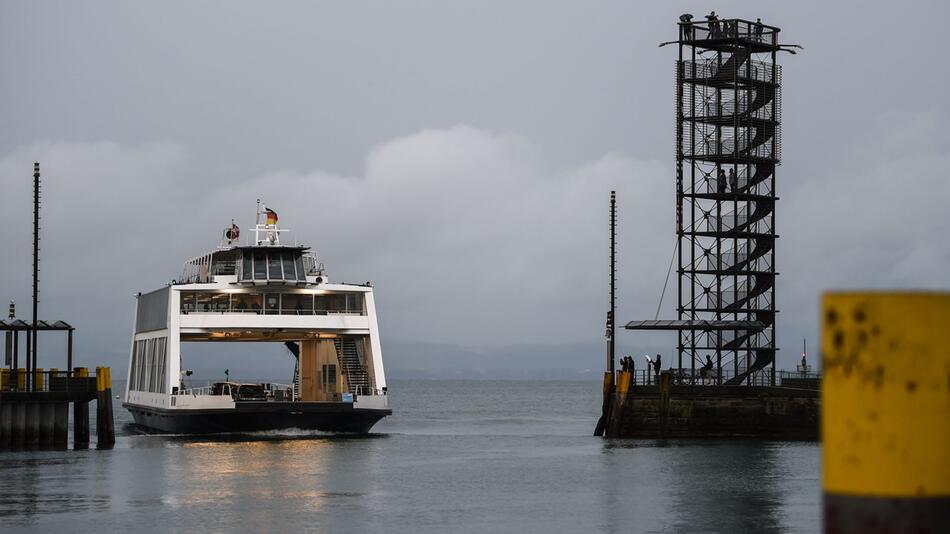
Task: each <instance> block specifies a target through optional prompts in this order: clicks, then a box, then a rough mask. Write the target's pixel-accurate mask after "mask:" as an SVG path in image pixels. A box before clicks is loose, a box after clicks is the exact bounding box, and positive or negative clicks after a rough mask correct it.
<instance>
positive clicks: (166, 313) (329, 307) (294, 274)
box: [123, 207, 392, 434]
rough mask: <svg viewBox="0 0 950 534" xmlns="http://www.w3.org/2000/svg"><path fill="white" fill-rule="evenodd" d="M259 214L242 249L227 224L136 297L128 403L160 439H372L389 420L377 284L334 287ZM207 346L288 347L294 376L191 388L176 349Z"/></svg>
mask: <svg viewBox="0 0 950 534" xmlns="http://www.w3.org/2000/svg"><path fill="white" fill-rule="evenodd" d="M262 215H264V216H265V217H266V218H265V220H264V222H261V216H262ZM257 219H258V220H257V222H256V224H255V227H254V229H253V238H252V239H250V240H249V241H248V242H246V243H245V244H241V243H240V241H239V240H238V238H239V234H240V229H239V228H238V227H237V226H235V225H234V224H233V223H232V225H231V228H230V229H228V230H226V231H225V236H224V239H223V240H222V242H221V244H220V245H219V246H218V247H217V248H216V249H215V250H212V251H211V252H209V253H207V254H204V255H201V256H198V257H197V258H194V259H192V260H189V261H188V262H186V264H185V270H184V273H183V276H182V278H181V279H180V280H176V281H174V282H173V283H172V284H170V285H167V286H166V287H163V288H161V289H158V290H155V291H152V292H149V293H140V294H139V295H138V296H137V299H136V314H135V327H134V331H133V335H132V345H131V349H130V356H129V371H128V387H127V389H126V393H125V399H124V402H123V406H125V408H126V409H128V410H129V411H130V412H131V414H132V416H133V417H134V419H135V422H136V424H138V425H141V426H143V427H146V428H147V429H150V430H153V431H161V432H171V433H188V434H197V433H201V434H203V433H220V432H250V431H258V430H275V429H287V428H300V429H316V430H324V431H331V432H368V431H369V429H370V428H371V427H372V426H373V425H374V424H375V423H376V422H378V421H379V420H380V419H382V418H383V417H385V416H387V415H390V414H391V413H392V411H391V410H390V408H389V399H388V396H387V388H386V376H385V373H384V371H383V354H382V349H381V346H380V341H379V330H378V328H377V323H376V307H375V303H374V300H373V288H372V286H371V284H369V283H366V284H359V285H356V284H335V283H330V282H329V281H328V279H327V275H326V273H325V271H324V268H323V265H322V264H321V263H319V262H318V261H317V258H316V256H315V254H314V253H313V252H312V251H311V250H310V248H309V247H306V246H301V245H297V244H293V245H291V244H288V243H286V241H287V240H288V234H287V232H288V231H287V230H285V229H281V228H278V225H277V215H276V213H274V212H273V210H270V209H267V208H266V207H265V208H263V209H260V208H259V209H258V214H257ZM208 342H211V343H223V342H226V343H281V344H283V345H284V346H285V347H286V350H288V351H289V353H290V354H291V355H292V356H293V358H294V361H295V366H294V372H293V376H288V377H287V381H286V383H261V382H253V383H249V382H237V381H231V380H230V379H229V378H226V379H224V380H220V381H212V382H209V383H207V384H205V385H200V386H199V385H195V384H191V383H190V382H191V379H190V378H189V377H188V376H187V375H189V374H190V372H189V371H187V370H185V369H183V367H182V357H181V347H182V345H183V344H186V343H208ZM281 350H284V349H281ZM275 363H277V362H275Z"/></svg>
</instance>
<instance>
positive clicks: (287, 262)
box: [283, 252, 297, 280]
mask: <svg viewBox="0 0 950 534" xmlns="http://www.w3.org/2000/svg"><path fill="white" fill-rule="evenodd" d="M283 258H284V280H296V279H297V276H296V275H295V274H294V254H293V253H292V252H284V254H283Z"/></svg>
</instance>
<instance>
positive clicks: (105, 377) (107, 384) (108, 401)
mask: <svg viewBox="0 0 950 534" xmlns="http://www.w3.org/2000/svg"><path fill="white" fill-rule="evenodd" d="M96 394H97V398H96V448H97V449H111V448H112V447H113V446H115V423H114V421H113V419H112V377H111V374H110V370H109V368H108V367H96Z"/></svg>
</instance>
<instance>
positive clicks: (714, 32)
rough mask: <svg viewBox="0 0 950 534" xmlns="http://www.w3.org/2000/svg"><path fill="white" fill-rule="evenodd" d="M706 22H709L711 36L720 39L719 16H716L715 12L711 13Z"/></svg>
mask: <svg viewBox="0 0 950 534" xmlns="http://www.w3.org/2000/svg"><path fill="white" fill-rule="evenodd" d="M706 20H707V21H709V36H710V37H711V38H713V39H717V38H718V37H719V16H718V15H716V12H715V11H710V12H709V14H708V15H706Z"/></svg>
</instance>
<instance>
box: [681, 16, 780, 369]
mask: <svg viewBox="0 0 950 534" xmlns="http://www.w3.org/2000/svg"><path fill="white" fill-rule="evenodd" d="M778 35H779V29H778V28H776V27H774V26H768V25H764V24H761V23H757V22H750V21H746V20H741V19H729V20H717V21H706V22H681V23H680V24H679V39H678V44H679V58H678V60H677V62H676V212H677V213H676V215H677V216H676V232H677V239H678V253H677V255H678V260H679V263H678V265H679V268H678V271H677V272H678V278H679V288H678V297H679V303H678V308H677V311H678V315H679V320H680V323H681V324H682V322H683V321H691V322H695V321H717V322H720V323H719V324H726V325H734V326H736V327H739V326H741V325H746V326H749V328H746V329H741V328H735V329H728V330H726V329H714V330H702V329H680V330H678V333H679V335H678V340H679V341H678V346H677V349H678V353H679V366H680V368H681V369H683V368H688V369H691V370H692V373H691V376H693V377H695V376H696V369H697V368H699V367H701V366H703V364H704V363H705V362H706V356H707V355H708V356H710V357H711V358H712V361H713V363H714V365H716V367H717V369H718V371H719V372H718V373H717V376H719V377H726V379H722V378H720V381H725V382H726V383H733V384H741V383H744V382H746V383H753V382H754V383H759V384H761V383H762V382H763V381H767V382H771V383H774V378H775V365H774V363H775V353H776V350H777V349H776V347H775V316H776V313H777V312H778V310H777V309H776V302H775V279H776V275H777V274H778V273H777V272H776V269H775V241H776V238H777V237H778V235H777V234H776V228H775V201H776V199H777V197H776V194H775V191H776V190H775V169H776V166H777V165H778V164H779V162H780V159H781V128H780V124H781V78H782V76H781V67H780V66H779V65H778V64H777V63H776V54H777V52H778V51H779V49H780V47H779V44H778ZM770 367H771V369H769V368H770ZM769 371H771V374H769Z"/></svg>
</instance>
